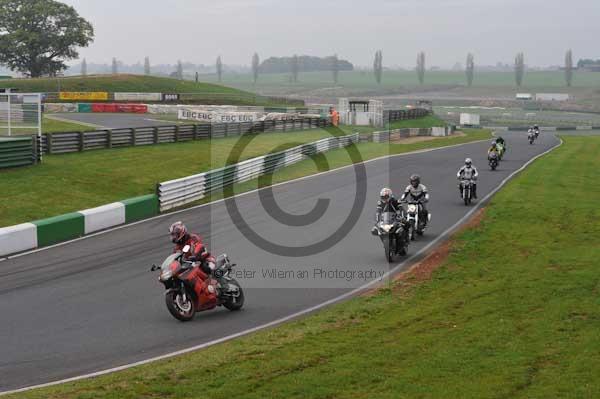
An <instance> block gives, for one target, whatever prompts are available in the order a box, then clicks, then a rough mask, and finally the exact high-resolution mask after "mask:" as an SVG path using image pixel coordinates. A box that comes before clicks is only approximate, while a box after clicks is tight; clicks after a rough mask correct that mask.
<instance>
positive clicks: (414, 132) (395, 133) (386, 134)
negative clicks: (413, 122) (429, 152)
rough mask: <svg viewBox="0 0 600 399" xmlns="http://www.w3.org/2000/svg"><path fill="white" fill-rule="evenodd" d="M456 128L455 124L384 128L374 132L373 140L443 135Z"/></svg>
mask: <svg viewBox="0 0 600 399" xmlns="http://www.w3.org/2000/svg"><path fill="white" fill-rule="evenodd" d="M454 130H455V127H454V126H445V127H434V128H406V129H394V130H391V131H389V130H384V131H380V132H374V133H373V142H375V143H387V142H389V141H390V140H397V139H400V138H407V137H414V136H435V137H443V136H448V135H450V134H452V133H453V132H454Z"/></svg>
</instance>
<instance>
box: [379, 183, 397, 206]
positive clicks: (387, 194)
mask: <svg viewBox="0 0 600 399" xmlns="http://www.w3.org/2000/svg"><path fill="white" fill-rule="evenodd" d="M393 195H394V193H393V192H392V190H391V189H389V188H387V187H386V188H384V189H382V190H381V192H380V193H379V197H380V198H381V201H383V202H388V201H389V199H390V198H391V197H392V196H393Z"/></svg>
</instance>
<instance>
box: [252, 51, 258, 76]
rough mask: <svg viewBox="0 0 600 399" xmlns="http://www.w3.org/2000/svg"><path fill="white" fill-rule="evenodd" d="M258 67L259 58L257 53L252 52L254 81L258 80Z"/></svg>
mask: <svg viewBox="0 0 600 399" xmlns="http://www.w3.org/2000/svg"><path fill="white" fill-rule="evenodd" d="M259 67H260V58H258V54H257V53H254V55H253V56H252V78H253V79H254V83H256V81H257V80H258V69H259Z"/></svg>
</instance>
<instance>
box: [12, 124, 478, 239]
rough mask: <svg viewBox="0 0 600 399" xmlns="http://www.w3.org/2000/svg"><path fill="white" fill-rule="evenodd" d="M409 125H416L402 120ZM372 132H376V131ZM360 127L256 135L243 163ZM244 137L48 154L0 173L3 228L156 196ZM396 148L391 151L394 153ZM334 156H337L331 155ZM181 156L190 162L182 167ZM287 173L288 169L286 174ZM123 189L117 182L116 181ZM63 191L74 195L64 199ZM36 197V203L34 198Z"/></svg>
mask: <svg viewBox="0 0 600 399" xmlns="http://www.w3.org/2000/svg"><path fill="white" fill-rule="evenodd" d="M422 119H423V120H416V121H412V123H413V124H416V125H420V126H425V125H428V124H429V125H433V126H439V121H438V120H437V119H436V118H422ZM403 122H406V123H408V122H411V121H403ZM372 130H373V129H372V128H371V131H372ZM353 131H354V129H353V128H352V127H349V126H345V127H344V129H327V130H321V129H318V130H312V131H302V132H294V133H291V132H287V133H269V134H261V135H257V136H255V137H256V138H255V139H253V140H252V142H251V144H250V145H249V146H248V147H247V148H246V150H245V152H244V153H243V154H242V156H241V157H240V160H243V159H248V158H252V157H256V156H259V155H263V154H266V153H268V152H270V151H271V150H272V149H273V148H276V147H278V146H280V145H282V146H284V147H291V146H294V145H299V144H303V143H308V142H313V141H316V140H319V139H321V138H325V137H329V136H331V135H343V134H349V133H352V132H353ZM486 137H489V132H484V131H476V132H471V133H469V134H468V135H467V136H460V137H454V138H448V139H438V140H431V141H427V142H420V143H414V144H398V145H392V146H389V145H386V144H374V143H364V144H360V145H359V150H360V152H361V154H362V156H363V159H370V158H374V157H377V156H382V155H387V154H389V151H401V152H406V151H412V150H414V149H420V148H428V147H435V146H442V145H448V144H453V143H462V142H467V141H473V140H479V139H483V138H486ZM238 140H240V139H239V138H227V139H215V140H212V141H208V140H198V141H194V142H185V143H174V144H161V145H154V146H143V147H129V148H121V149H111V150H97V151H89V152H83V153H70V154H61V155H48V156H45V157H44V161H43V163H42V164H41V165H37V166H31V167H25V168H17V169H6V170H0V184H1V185H2V186H3V187H6V188H5V189H4V191H3V199H6V201H3V202H2V203H1V204H0V227H3V226H10V225H14V224H18V223H24V222H28V221H32V220H37V219H41V218H46V217H51V216H56V215H60V214H63V213H68V212H73V211H78V210H82V209H88V208H92V207H95V206H100V205H104V204H107V203H111V202H114V201H119V200H123V199H126V198H131V197H136V196H140V195H145V194H151V193H154V192H155V189H156V183H158V182H160V181H167V180H171V179H176V178H180V177H184V176H189V175H192V174H195V173H201V172H205V171H208V170H211V169H215V168H219V167H222V166H224V165H225V164H226V162H227V158H228V157H229V154H230V153H231V151H232V149H233V148H234V145H235V144H236V143H237V142H238ZM390 148H391V149H392V150H390ZM330 154H331V155H329V154H328V155H327V157H328V158H327V159H328V160H330V162H331V164H330V165H331V167H337V166H341V165H344V164H347V163H348V162H349V161H348V160H347V157H345V156H344V154H346V152H345V151H341V152H339V151H332V152H331V153H330ZM329 156H331V159H330V158H329ZM181 159H186V167H185V168H182V167H180V165H181V161H180V160H181ZM288 169H289V170H288ZM315 171H316V169H314V163H313V162H311V161H304V162H301V163H300V164H298V166H297V167H294V168H286V169H285V170H284V171H283V172H281V173H278V174H276V175H275V177H274V180H275V181H280V180H278V179H283V180H285V179H289V178H292V177H297V176H306V175H308V174H312V173H315ZM115 181H118V182H119V184H118V185H115V184H114V182H115ZM253 185H254V186H256V185H257V183H256V182H248V183H246V184H245V185H240V186H239V187H236V190H240V189H241V190H249V189H252V188H253V187H252V186H253ZM65 192H68V193H69V197H68V199H66V200H65ZM32 199H35V200H32Z"/></svg>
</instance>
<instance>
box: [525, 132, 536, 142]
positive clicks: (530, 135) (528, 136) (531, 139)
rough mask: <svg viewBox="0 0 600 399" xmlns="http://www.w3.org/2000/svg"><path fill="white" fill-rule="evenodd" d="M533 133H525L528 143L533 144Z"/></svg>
mask: <svg viewBox="0 0 600 399" xmlns="http://www.w3.org/2000/svg"><path fill="white" fill-rule="evenodd" d="M535 137H536V136H535V133H534V132H529V133H527V140H529V144H533V142H534V141H535Z"/></svg>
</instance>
